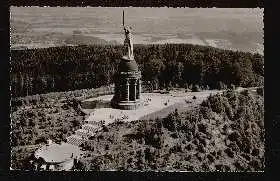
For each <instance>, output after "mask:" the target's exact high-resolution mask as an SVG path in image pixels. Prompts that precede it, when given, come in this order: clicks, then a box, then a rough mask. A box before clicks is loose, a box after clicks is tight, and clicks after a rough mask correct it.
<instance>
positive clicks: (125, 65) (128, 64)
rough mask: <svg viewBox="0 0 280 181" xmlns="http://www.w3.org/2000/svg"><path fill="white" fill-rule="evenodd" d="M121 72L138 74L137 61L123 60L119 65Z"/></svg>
mask: <svg viewBox="0 0 280 181" xmlns="http://www.w3.org/2000/svg"><path fill="white" fill-rule="evenodd" d="M119 71H120V72H136V71H138V65H137V63H136V61H135V60H129V59H124V58H122V60H121V62H120V65H119Z"/></svg>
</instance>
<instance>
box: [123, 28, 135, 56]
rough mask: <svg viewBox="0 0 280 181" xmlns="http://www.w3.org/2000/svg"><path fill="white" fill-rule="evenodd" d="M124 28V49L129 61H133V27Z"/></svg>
mask: <svg viewBox="0 0 280 181" xmlns="http://www.w3.org/2000/svg"><path fill="white" fill-rule="evenodd" d="M123 28H124V34H125V40H124V47H125V55H126V56H127V58H128V59H130V60H132V59H134V55H133V41H132V40H133V36H132V33H131V31H132V29H131V27H125V26H123Z"/></svg>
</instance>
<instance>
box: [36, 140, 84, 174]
mask: <svg viewBox="0 0 280 181" xmlns="http://www.w3.org/2000/svg"><path fill="white" fill-rule="evenodd" d="M81 154H82V151H81V150H80V148H79V147H78V146H75V145H71V144H68V143H61V144H55V143H52V144H47V145H43V146H42V147H41V148H39V149H38V150H36V151H35V153H34V156H35V157H34V159H33V160H32V165H34V166H35V170H50V171H52V170H53V171H62V170H65V171H68V170H71V169H72V168H73V166H74V163H75V161H76V160H77V159H78V158H79V157H80V155H81Z"/></svg>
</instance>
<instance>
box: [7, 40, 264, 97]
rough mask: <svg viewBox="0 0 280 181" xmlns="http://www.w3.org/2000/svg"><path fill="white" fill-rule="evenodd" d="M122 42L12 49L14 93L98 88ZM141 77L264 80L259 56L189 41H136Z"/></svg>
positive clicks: (178, 82) (206, 82)
mask: <svg viewBox="0 0 280 181" xmlns="http://www.w3.org/2000/svg"><path fill="white" fill-rule="evenodd" d="M122 51H123V49H122V46H121V45H92V46H85V45H81V46H73V47H51V48H40V49H29V50H12V51H11V67H12V68H11V73H10V78H11V79H10V80H11V92H12V96H13V97H18V96H26V95H33V94H42V93H48V92H57V91H68V90H76V89H87V88H97V87H100V86H106V85H110V84H112V83H113V80H114V79H113V77H114V75H115V73H116V72H117V67H118V63H119V61H120V58H121V56H122ZM134 54H135V55H134V56H135V60H136V61H137V63H138V65H139V68H140V70H141V72H142V81H143V83H144V85H145V84H147V83H149V84H150V85H151V87H152V88H153V89H158V88H168V87H189V86H190V85H198V86H200V87H206V86H207V87H209V88H211V89H215V88H221V87H226V86H232V85H235V86H242V87H252V86H260V85H263V77H264V68H263V66H264V57H263V56H262V55H260V54H252V53H245V52H238V51H237V52H235V51H231V50H223V49H218V48H213V47H208V46H200V45H190V44H162V45H135V49H134Z"/></svg>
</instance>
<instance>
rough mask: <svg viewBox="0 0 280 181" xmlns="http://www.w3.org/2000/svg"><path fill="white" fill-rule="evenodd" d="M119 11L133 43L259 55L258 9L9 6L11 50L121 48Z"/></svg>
mask: <svg viewBox="0 0 280 181" xmlns="http://www.w3.org/2000/svg"><path fill="white" fill-rule="evenodd" d="M123 10H124V11H125V24H126V25H129V26H131V27H132V29H133V34H134V42H135V43H136V44H150V43H156V44H160V43H190V44H201V45H210V46H214V47H218V48H224V49H234V50H241V51H250V52H258V53H261V54H262V53H263V9H260V8H255V9H243V8H238V9H228V8H227V9H223V8H167V7H165V8H138V7H129V8H116V7H113V8H104V7H11V11H10V12H11V17H10V21H11V46H12V48H16V47H22V46H24V47H27V48H34V47H48V46H60V45H65V44H83V43H87V44H95V43H100V42H101V43H104V42H107V43H114V44H119V43H123V40H124V37H123V36H124V35H123V29H122V11H123ZM77 34H78V35H77ZM77 39H79V40H77ZM96 40H98V41H96Z"/></svg>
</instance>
